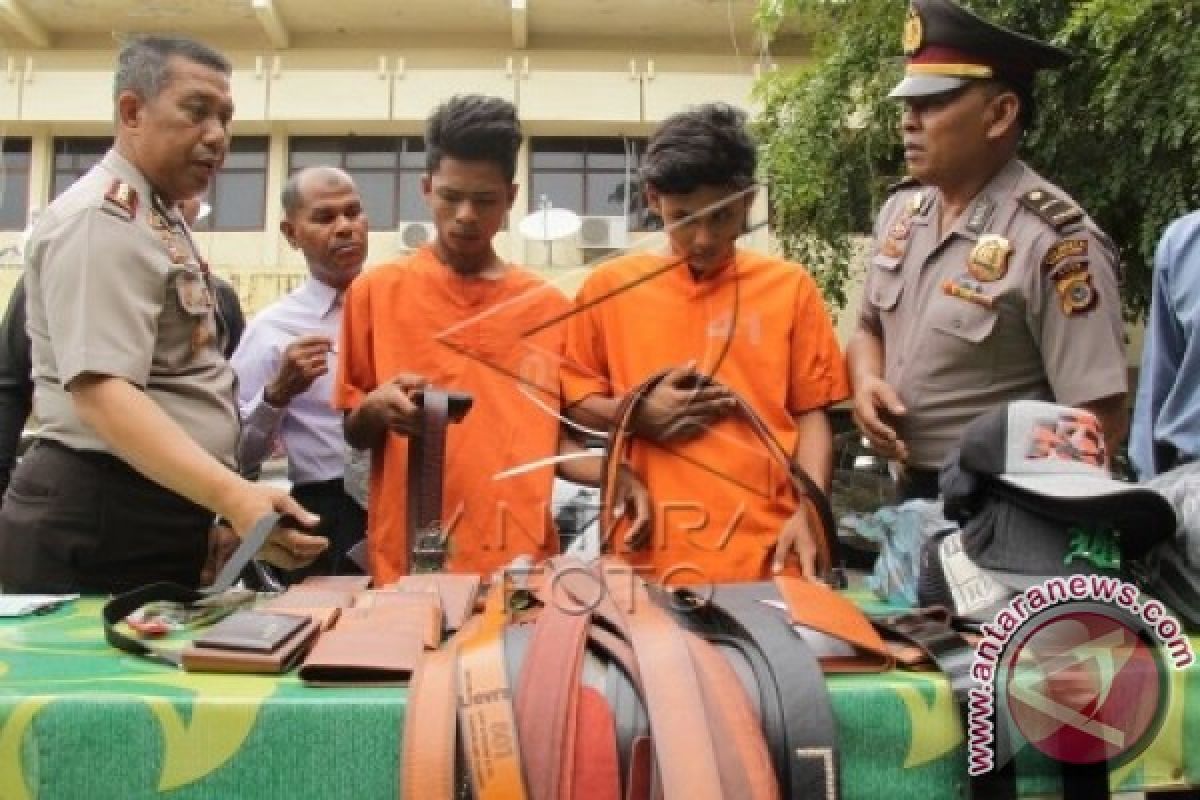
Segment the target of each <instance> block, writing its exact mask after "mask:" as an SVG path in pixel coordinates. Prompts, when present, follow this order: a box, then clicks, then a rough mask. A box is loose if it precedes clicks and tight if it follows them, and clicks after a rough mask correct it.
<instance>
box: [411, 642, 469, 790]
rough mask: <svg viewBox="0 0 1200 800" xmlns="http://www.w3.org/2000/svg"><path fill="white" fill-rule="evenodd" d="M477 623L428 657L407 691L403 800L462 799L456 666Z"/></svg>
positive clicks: (429, 653)
mask: <svg viewBox="0 0 1200 800" xmlns="http://www.w3.org/2000/svg"><path fill="white" fill-rule="evenodd" d="M478 624H479V623H478V620H475V619H472V620H471V621H470V622H468V623H467V625H466V626H464V627H463V629H462V630H461V631H460V632H459V633H458V634H456V635H455V636H453V637H452V638H451V639H450V640H449V641H447V642H446V643H445V644H444V645H442V647H441V649H439V650H433V651H431V652H428V653H426V654H425V655H424V656H423V657H422V658H421V662H420V665H419V666H418V667H417V673H416V675H415V676H414V677H413V681H412V684H411V685H410V687H409V690H408V707H407V708H406V709H405V713H404V741H403V743H402V747H403V749H402V751H401V764H402V769H403V771H402V772H401V776H400V797H401V800H451V799H452V798H454V797H455V796H456V795H457V792H456V791H455V789H456V786H457V777H456V776H457V773H456V772H455V752H456V750H455V747H456V745H457V738H456V734H457V726H456V722H457V714H456V712H455V703H456V699H455V696H454V679H455V663H456V661H457V658H458V646H459V642H460V641H461V639H462V638H464V637H467V636H471V635H473V634H474V631H475V628H476V627H477V626H478Z"/></svg>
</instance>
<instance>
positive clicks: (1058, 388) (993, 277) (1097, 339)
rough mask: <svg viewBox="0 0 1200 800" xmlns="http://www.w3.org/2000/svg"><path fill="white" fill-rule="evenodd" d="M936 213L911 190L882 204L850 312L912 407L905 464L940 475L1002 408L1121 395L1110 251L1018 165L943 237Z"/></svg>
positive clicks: (1053, 190)
mask: <svg viewBox="0 0 1200 800" xmlns="http://www.w3.org/2000/svg"><path fill="white" fill-rule="evenodd" d="M940 214H941V199H940V197H939V194H938V192H937V190H936V189H932V188H922V187H919V186H918V185H917V184H915V183H914V184H912V185H911V186H908V187H906V188H904V189H903V190H902V191H898V192H896V193H895V194H894V195H893V196H892V197H891V198H890V199H889V200H888V202H887V204H886V205H884V207H883V211H882V212H881V213H880V215H879V219H878V221H877V224H876V229H875V238H874V242H873V244H872V248H871V257H870V263H869V265H868V274H867V280H866V285H865V287H864V292H863V303H862V311H861V314H860V323H861V325H862V326H863V327H864V328H866V329H867V330H869V331H872V332H874V333H875V334H876V335H877V336H879V337H880V338H881V340H882V342H883V345H884V355H885V373H884V377H885V379H886V380H887V382H888V383H889V384H891V385H892V386H893V387H894V388H895V389H896V390H897V392H898V393H899V395H900V398H901V400H902V402H903V403H904V405H905V407H906V408H907V411H908V413H907V414H905V415H904V417H903V418H902V419H901V420H899V422H898V432H899V434H900V437H901V438H902V439H903V440H904V441H905V443H906V444H907V445H908V448H909V455H910V460H909V464H910V465H912V466H915V467H924V468H937V467H939V466H940V465H941V463H942V461H943V460H944V459H945V457H946V455H947V454H948V453H949V451H950V450H951V449H952V448H953V447H954V446H955V445H956V444H957V443H958V439H959V436H960V435H961V433H962V430H963V428H964V426H965V425H966V424H967V423H968V422H970V421H971V420H972V419H974V418H975V417H976V416H977V415H979V414H980V413H982V412H984V411H986V410H988V409H990V408H993V407H995V406H996V405H998V404H1000V403H1005V402H1009V401H1011V400H1017V399H1023V398H1029V399H1038V400H1050V401H1056V402H1059V403H1063V404H1065V405H1079V404H1081V403H1087V402H1091V401H1094V400H1099V399H1101V398H1104V397H1109V396H1112V395H1116V394H1121V393H1123V392H1125V391H1126V382H1127V376H1126V363H1125V346H1124V338H1123V333H1124V331H1123V324H1122V318H1121V301H1120V295H1119V290H1118V285H1117V267H1116V264H1117V253H1116V251H1115V249H1114V247H1113V245H1112V243H1111V241H1110V240H1109V239H1108V237H1107V236H1105V235H1104V233H1103V232H1101V231H1100V230H1099V229H1098V228H1097V227H1096V226H1095V224H1094V223H1093V222H1092V221H1091V220H1090V219H1089V218H1088V217H1087V216H1086V215H1084V214H1083V212H1082V211H1081V210H1079V208H1078V206H1077V205H1076V204H1075V203H1074V202H1073V201H1072V200H1070V199H1069V198H1067V197H1066V196H1065V195H1064V194H1063V193H1062V192H1061V190H1059V189H1058V188H1057V187H1055V186H1053V185H1052V184H1050V183H1049V182H1047V181H1046V180H1045V179H1043V178H1042V177H1041V176H1039V175H1038V174H1037V173H1035V172H1034V171H1033V170H1031V169H1030V168H1029V167H1027V166H1026V165H1025V164H1023V163H1022V162H1020V161H1018V160H1016V159H1014V160H1012V161H1010V162H1009V163H1008V164H1007V165H1006V166H1005V167H1004V168H1003V169H1001V170H1000V172H999V173H997V174H996V176H995V177H994V178H993V179H992V180H991V181H990V182H989V183H988V185H987V186H985V187H984V189H983V190H982V191H981V192H980V193H979V195H978V196H977V197H976V199H975V200H974V201H973V203H972V204H971V205H970V206H969V207H968V208H967V210H966V211H965V212H964V213H963V215H962V217H961V218H960V219H959V220H958V221H957V223H956V224H955V226H954V228H953V229H952V230H950V231H949V232H948V233H946V234H945V235H940V233H939V217H940ZM997 237H999V238H997Z"/></svg>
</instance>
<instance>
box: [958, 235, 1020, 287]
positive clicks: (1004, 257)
mask: <svg viewBox="0 0 1200 800" xmlns="http://www.w3.org/2000/svg"><path fill="white" fill-rule="evenodd" d="M1010 255H1012V245H1011V244H1009V241H1008V239H1005V238H1004V237H1003V236H997V235H996V234H994V233H989V234H985V235H983V236H980V237H979V241H978V242H977V243H976V244H975V247H974V249H972V250H971V255H970V257H969V258H968V259H967V271H968V272H970V273H971V277H972V278H974V279H975V280H977V281H983V282H985V283H990V282H992V281H998V280H1000V279H1001V278H1003V277H1004V276H1005V275H1007V274H1008V257H1009V256H1010Z"/></svg>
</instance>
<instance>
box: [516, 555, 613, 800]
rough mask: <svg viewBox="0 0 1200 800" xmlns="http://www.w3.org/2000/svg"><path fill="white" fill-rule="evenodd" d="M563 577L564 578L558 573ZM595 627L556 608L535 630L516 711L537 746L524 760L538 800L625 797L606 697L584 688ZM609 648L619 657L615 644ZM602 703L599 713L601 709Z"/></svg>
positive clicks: (587, 615) (571, 609)
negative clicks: (582, 795) (585, 662)
mask: <svg viewBox="0 0 1200 800" xmlns="http://www.w3.org/2000/svg"><path fill="white" fill-rule="evenodd" d="M561 564H562V565H563V566H564V567H566V569H569V570H575V569H577V568H582V565H580V564H578V563H577V562H572V561H569V560H567V561H563V562H561ZM552 569H553V567H552ZM559 574H565V570H563V571H560V570H557V569H555V570H554V572H553V573H552V575H559ZM591 621H592V615H591V611H590V610H589V609H588V608H587V606H584V605H579V606H567V605H565V604H563V603H560V602H554V601H553V600H551V602H544V603H543V606H542V609H541V612H540V614H539V615H538V618H537V622H536V623H535V624H534V626H533V635H532V638H531V639H530V642H529V645H528V648H527V650H526V653H525V655H524V658H523V666H522V668H521V672H520V676H521V677H520V681H519V683H518V691H517V700H516V704H515V706H516V716H517V730H518V732H519V737H520V740H521V741H522V742H536V743H537V744H536V745H535V746H531V747H527V748H526V750H525V752H524V754H523V755H524V766H525V777H526V779H527V780H528V782H529V793H530V796H531V797H532V798H534V800H557V798H572V797H576V796H578V795H580V793H581V792H582V793H586V794H587V796H589V797H597V798H599V797H609V796H613V797H616V796H619V794H620V779H619V775H618V772H617V744H616V734H615V730H614V728H613V725H612V722H611V716H612V715H611V712H610V711H609V710H608V704H607V703H606V702H604V698H603V696H601V695H598V694H597V693H596V692H595V690H594V689H588V688H587V687H585V686H583V685H582V675H581V673H582V667H583V659H584V652H585V649H586V647H587V641H588V633H589V629H590V628H591ZM610 647H612V648H613V649H620V645H616V644H610ZM597 700H599V702H600V704H601V705H600V707H596V706H595V702H596V701H597ZM589 704H590V705H589ZM606 715H607V717H606ZM606 720H607V726H606V724H605V723H606ZM597 726H599V727H597ZM585 753H587V754H589V757H588V758H585V757H584V754H585ZM610 754H611V759H610V758H609V755H610ZM594 756H599V761H594V760H593V757H594ZM580 771H582V772H583V774H579V773H580Z"/></svg>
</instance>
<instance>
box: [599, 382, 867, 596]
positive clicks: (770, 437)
mask: <svg viewBox="0 0 1200 800" xmlns="http://www.w3.org/2000/svg"><path fill="white" fill-rule="evenodd" d="M669 371H670V370H663V371H662V372H659V373H657V374H655V375H652V376H651V377H650V378H648V379H646V380H645V381H643V382H642V383H641V385H639V386H637V387H636V388H634V389H633V390H631V391H629V392H628V393H626V395H625V397H624V398H623V399H622V400H621V403H620V404H619V405H618V406H617V411H616V413H615V414H614V416H613V422H612V425H611V428H610V431H609V441H608V448H607V449H606V450H605V460H604V476H603V482H602V485H601V497H602V498H603V503H602V508H603V512H602V513H603V515H604V526H605V527H604V528H603V530H604V531H605V532H606V533H608V532H611V531H613V530H615V526H616V522H617V521H616V519H615V516H614V515H615V513H616V510H617V509H616V506H615V504H614V502H613V501H614V493H615V491H616V487H617V470H618V469H619V468H620V466H621V464H622V463H623V462H624V458H625V453H626V451H627V450H628V449H629V447H630V446H631V445H632V442H633V438H634V433H633V420H634V416H635V415H636V413H637V410H638V407H639V406H640V405H641V403H642V402H643V401H644V400H645V399H646V397H647V396H648V395H649V394H650V392H652V391H653V390H654V388H655V387H656V386H658V384H659V383H661V382H662V380H663V378H664V377H666V375H667V374H668V372H669ZM696 378H697V388H699V387H701V386H716V385H718V384H717V382H716V381H715V380H713V379H712V378H709V377H707V376H703V375H697V376H696ZM726 390H727V391H728V392H729V394H730V395H731V396H733V397H734V398H735V400H736V402H737V407H736V410H737V413H738V414H739V415H740V416H741V417H742V418H743V419H744V420H745V421H746V423H747V425H748V426H749V427H750V430H751V431H752V432H753V433H754V436H755V438H757V439H758V440H759V441H760V442H761V443H762V444H763V446H764V447H766V449H767V452H768V453H769V454H770V456H771V459H772V460H773V461H774V462H775V463H777V464H778V465H779V466H780V467H781V468H782V469H783V471H784V474H785V475H787V476H788V477H789V479H790V482H791V484H792V489H793V491H794V492H795V495H796V498H797V500H798V501H799V502H800V503H802V504H803V503H804V501H805V499H807V500H808V508H809V511H810V515H809V516H810V523H815V524H813V525H812V526H811V527H812V529H813V530H814V531H815V532H817V533H818V536H817V542H816V545H817V574H818V575H820V576H821V577H822V579H823V580H825V581H826V582H828V583H830V584H832V585H834V586H835V587H838V588H843V587H844V586H845V576H844V574H843V573H842V570H841V564H842V559H841V551H840V549H839V545H838V538H837V523H836V522H835V521H834V518H833V509H832V507H831V506H830V505H829V498H828V497H827V496H826V495H825V492H824V490H823V489H821V487H819V486H817V484H816V482H815V481H813V479H812V478H811V477H810V476H809V474H808V473H807V472H805V471H804V468H803V467H801V466H800V465H799V464H797V463H796V462H795V460H794V459H793V458H791V457H790V456H789V455H788V453H787V451H786V450H785V449H784V448H783V445H781V444H780V443H779V440H778V439H776V438H775V435H774V434H773V433H771V430H770V428H768V427H767V424H766V423H765V422H763V420H762V417H760V416H759V415H758V412H756V411H755V410H754V409H753V408H752V407H751V406H750V404H749V403H747V402H746V401H745V399H743V398H742V397H741V396H740V395H738V394H737V393H736V392H734V391H733V390H732V389H729V388H728V387H726Z"/></svg>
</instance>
